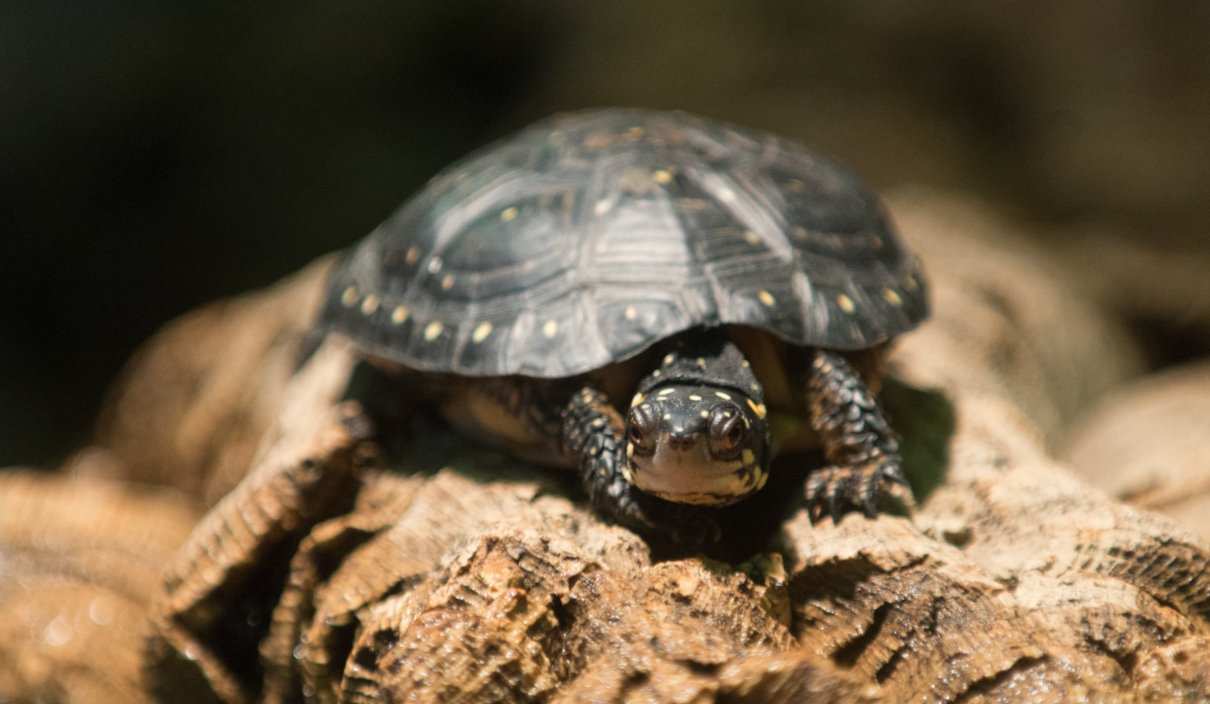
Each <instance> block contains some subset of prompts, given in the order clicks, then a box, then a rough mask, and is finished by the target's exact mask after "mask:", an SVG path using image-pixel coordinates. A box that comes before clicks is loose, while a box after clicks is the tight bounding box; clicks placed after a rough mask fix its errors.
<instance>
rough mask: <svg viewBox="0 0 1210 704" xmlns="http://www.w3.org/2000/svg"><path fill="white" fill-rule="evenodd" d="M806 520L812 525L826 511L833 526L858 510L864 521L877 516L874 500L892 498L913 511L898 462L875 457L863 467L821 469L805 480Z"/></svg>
mask: <svg viewBox="0 0 1210 704" xmlns="http://www.w3.org/2000/svg"><path fill="white" fill-rule="evenodd" d="M805 495H806V504H807V517H808V518H809V519H810V521H811V523H816V522H817V521H819V519H820V518H821V517H822V516H823V514H824V513H825V512H826V513H827V514H828V515H829V516H830V517H831V518H832V522H833V523H839V522H840V519H841V518H842V517H843V516H844V514H845V513H848V512H849V511H853V510H860V511H861V512H862V513H863V514H865V516H866V517H867V518H875V517H876V516H877V515H878V501H879V499H881V498H883V497H894V498H896V499H898V500H899V501H900V502H902V503H903V504H904V505H905V506H906V507H907V508H908V510H909V512H910V511H911V510H912V509H913V508H915V501H914V500H913V499H912V489H911V487H910V486H909V485H908V482H907V479H906V478H905V477H904V476H903V469H902V468H901V467H900V465H899V461H898V460H897V459H895V458H893V457H886V456H883V457H878V458H876V459H874V460H871V461H869V462H867V463H865V464H860V465H854V466H849V467H825V468H823V469H818V470H815V471H814V472H812V473H811V476H810V477H808V479H807V484H806V489H805Z"/></svg>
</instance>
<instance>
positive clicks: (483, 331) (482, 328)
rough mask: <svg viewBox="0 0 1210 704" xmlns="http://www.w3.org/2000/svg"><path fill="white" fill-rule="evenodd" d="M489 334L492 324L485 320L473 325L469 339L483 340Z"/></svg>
mask: <svg viewBox="0 0 1210 704" xmlns="http://www.w3.org/2000/svg"><path fill="white" fill-rule="evenodd" d="M490 334H492V324H491V323H489V322H487V321H486V320H485V321H483V322H482V323H479V324H478V325H476V326H475V330H474V332H472V333H471V340H473V341H474V342H483V341H484V340H486V339H487V336H488V335H490Z"/></svg>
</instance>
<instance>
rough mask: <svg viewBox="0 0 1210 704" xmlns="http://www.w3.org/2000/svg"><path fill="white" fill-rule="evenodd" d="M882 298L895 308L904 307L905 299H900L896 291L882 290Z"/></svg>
mask: <svg viewBox="0 0 1210 704" xmlns="http://www.w3.org/2000/svg"><path fill="white" fill-rule="evenodd" d="M882 297H883V298H884V299H886V302H887V303H890V304H891V305H893V306H901V305H903V299H902V298H900V297H899V294H898V293H896V292H895V290H894V289H889V288H884V289H882Z"/></svg>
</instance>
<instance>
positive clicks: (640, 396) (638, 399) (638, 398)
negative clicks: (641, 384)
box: [630, 394, 644, 406]
mask: <svg viewBox="0 0 1210 704" xmlns="http://www.w3.org/2000/svg"><path fill="white" fill-rule="evenodd" d="M643 398H644V397H643V394H635V395H634V398H632V399H630V405H632V406H637V405H639V404H640V403H642V402H643Z"/></svg>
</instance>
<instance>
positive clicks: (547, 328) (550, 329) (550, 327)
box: [542, 320, 559, 338]
mask: <svg viewBox="0 0 1210 704" xmlns="http://www.w3.org/2000/svg"><path fill="white" fill-rule="evenodd" d="M542 334H543V335H545V336H546V337H548V338H551V337H554V336H555V335H558V334H559V324H558V323H556V322H555V321H553V320H548V321H546V324H545V325H543V326H542Z"/></svg>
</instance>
